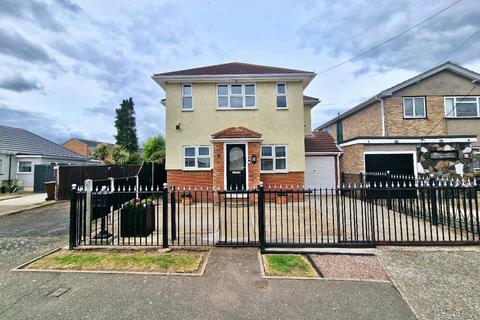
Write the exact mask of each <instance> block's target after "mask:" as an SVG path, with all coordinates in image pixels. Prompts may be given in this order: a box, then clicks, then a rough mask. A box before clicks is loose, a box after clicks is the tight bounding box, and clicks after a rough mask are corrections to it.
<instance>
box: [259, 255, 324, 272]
mask: <svg viewBox="0 0 480 320" xmlns="http://www.w3.org/2000/svg"><path fill="white" fill-rule="evenodd" d="M263 263H264V266H265V273H266V275H267V276H284V277H318V274H317V273H316V272H315V269H313V267H312V265H311V264H310V262H309V261H308V260H307V258H305V257H304V256H303V255H300V254H266V255H263Z"/></svg>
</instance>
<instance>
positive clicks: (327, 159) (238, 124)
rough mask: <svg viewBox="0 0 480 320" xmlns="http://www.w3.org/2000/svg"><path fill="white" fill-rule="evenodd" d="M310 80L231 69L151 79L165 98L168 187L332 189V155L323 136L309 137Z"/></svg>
mask: <svg viewBox="0 0 480 320" xmlns="http://www.w3.org/2000/svg"><path fill="white" fill-rule="evenodd" d="M314 77H315V73H313V72H309V71H302V70H293V69H286V68H278V67H270V66H261V65H253V64H246V63H238V62H234V63H226V64H220V65H213V66H207V67H201V68H194V69H188V70H180V71H173V72H166V73H160V74H155V75H153V76H152V78H153V80H154V81H155V82H157V83H158V84H159V85H160V87H162V89H163V90H165V94H166V98H165V99H164V100H162V103H163V104H164V105H165V107H166V132H165V136H166V170H167V181H168V183H169V185H172V186H178V187H182V186H183V187H197V188H199V187H202V188H207V187H208V188H212V187H215V188H220V189H227V190H238V189H251V188H255V187H256V186H257V185H258V184H259V183H260V181H262V182H263V183H264V185H266V186H268V185H270V186H274V185H276V186H280V185H282V186H286V185H288V186H291V185H293V186H295V187H296V186H303V185H304V183H305V181H309V183H311V184H312V185H311V186H312V187H313V186H314V185H313V184H314V182H315V181H316V182H315V183H317V185H316V186H317V187H320V186H322V187H326V186H334V185H335V184H336V183H337V181H336V179H337V170H336V168H337V163H338V162H337V158H338V155H339V153H340V151H339V149H338V148H337V146H336V145H335V143H334V141H333V138H331V136H329V135H327V136H326V137H325V135H324V134H321V133H320V134H318V135H312V132H311V109H312V108H313V107H314V106H315V105H317V104H318V103H319V100H318V99H317V98H313V97H307V96H304V95H303V91H304V90H305V88H306V87H307V86H308V84H309V83H310V82H311V81H312V79H313V78H314ZM328 137H330V140H328V139H329V138H328ZM319 141H327V142H325V143H323V142H321V143H319ZM306 150H308V151H306ZM309 159H310V160H309ZM311 159H313V160H311ZM306 167H308V168H310V171H311V172H310V173H308V172H306ZM307 176H308V177H307Z"/></svg>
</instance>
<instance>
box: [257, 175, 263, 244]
mask: <svg viewBox="0 0 480 320" xmlns="http://www.w3.org/2000/svg"><path fill="white" fill-rule="evenodd" d="M258 240H259V241H260V250H261V251H262V252H263V251H265V192H264V190H263V182H262V181H260V184H259V185H258Z"/></svg>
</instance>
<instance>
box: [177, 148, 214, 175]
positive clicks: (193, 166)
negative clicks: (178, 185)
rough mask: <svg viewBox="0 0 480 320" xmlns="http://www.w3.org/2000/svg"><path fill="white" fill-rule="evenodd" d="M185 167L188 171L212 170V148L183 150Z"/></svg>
mask: <svg viewBox="0 0 480 320" xmlns="http://www.w3.org/2000/svg"><path fill="white" fill-rule="evenodd" d="M183 167H184V169H187V170H208V169H210V147H208V146H188V147H184V148H183Z"/></svg>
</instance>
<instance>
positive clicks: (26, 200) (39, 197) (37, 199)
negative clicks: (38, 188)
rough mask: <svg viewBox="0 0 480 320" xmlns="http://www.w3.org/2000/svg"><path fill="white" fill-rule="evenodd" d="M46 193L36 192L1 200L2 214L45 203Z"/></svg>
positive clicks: (0, 211)
mask: <svg viewBox="0 0 480 320" xmlns="http://www.w3.org/2000/svg"><path fill="white" fill-rule="evenodd" d="M46 198H47V194H46V193H34V194H30V195H26V196H21V197H17V198H13V199H6V200H2V201H0V216H1V215H4V214H8V213H12V212H16V211H22V210H26V209H29V208H31V207H33V206H36V205H39V204H43V203H45V199H46Z"/></svg>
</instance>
